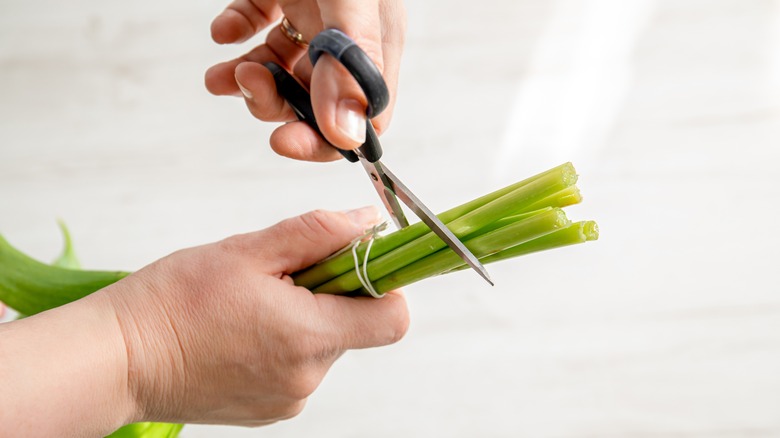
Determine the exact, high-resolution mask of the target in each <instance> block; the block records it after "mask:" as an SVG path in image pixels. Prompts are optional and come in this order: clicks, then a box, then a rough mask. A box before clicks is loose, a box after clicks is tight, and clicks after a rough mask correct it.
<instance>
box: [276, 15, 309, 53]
mask: <svg viewBox="0 0 780 438" xmlns="http://www.w3.org/2000/svg"><path fill="white" fill-rule="evenodd" d="M279 29H281V30H282V33H283V34H284V36H286V37H287V39H288V40H290V41H292V42H294V43H295V44H296V45H298V46H300V47H308V46H309V42H308V41H306V39H305V38H304V37H303V35H302V34H301V33H300V32H298V30H296V29H295V27H293V25H292V23H290V20H288V19H287V17H282V23H281V24H279Z"/></svg>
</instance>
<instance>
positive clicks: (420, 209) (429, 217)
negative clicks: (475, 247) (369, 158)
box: [361, 160, 493, 286]
mask: <svg viewBox="0 0 780 438" xmlns="http://www.w3.org/2000/svg"><path fill="white" fill-rule="evenodd" d="M361 161H363V160H361ZM372 166H374V173H375V174H377V177H378V179H379V180H381V181H384V182H386V183H389V184H388V185H387V186H386V191H392V192H393V193H395V195H396V196H398V197H399V198H401V200H402V201H404V203H405V204H406V205H407V206H409V208H410V209H412V211H413V212H414V213H415V214H416V215H417V216H418V217H419V218H420V219H421V220H422V221H423V222H424V223H425V225H428V228H430V229H431V230H432V231H433V232H434V233H436V235H437V236H439V237H440V238H441V240H443V241H444V242H445V243H446V244H447V245H448V246H449V247H450V248H451V249H452V250H453V251H455V253H456V254H458V255H459V256H460V258H462V259H463V261H465V262H466V263H467V264H468V265H469V266H471V267H472V268H473V269H474V270H475V271H477V273H478V274H479V275H480V276H482V278H484V279H485V281H487V282H488V283H490V285H491V286H493V281H492V280H491V279H490V275H489V274H488V272H487V269H485V267H484V266H482V263H480V262H479V259H477V257H476V256H475V255H474V254H472V253H471V251H469V249H468V248H466V245H464V244H463V242H461V241H460V239H458V237H457V236H455V235H454V234H453V233H452V231H450V229H449V228H447V226H446V225H444V223H442V221H441V220H440V219H439V218H438V217H436V215H435V214H433V212H431V211H430V210H429V209H428V207H426V206H425V204H423V203H422V201H420V199H418V198H417V196H415V195H414V193H412V191H411V190H409V188H408V187H406V186H405V185H404V183H402V182H401V180H400V179H398V177H397V176H395V175H394V174H393V173H392V172H390V170H389V169H388V168H387V167H386V166H385V165H384V164H382V163H381V162H380V161H377V162H375V163H373V165H372ZM372 175H373V174H372Z"/></svg>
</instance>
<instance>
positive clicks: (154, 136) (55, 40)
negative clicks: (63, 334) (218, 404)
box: [0, 0, 780, 438]
mask: <svg viewBox="0 0 780 438" xmlns="http://www.w3.org/2000/svg"><path fill="white" fill-rule="evenodd" d="M225 5H226V3H223V2H220V1H216V0H213V1H205V0H194V1H188V2H161V1H153V0H138V1H134V2H120V1H105V0H72V1H69V2H57V1H52V0H40V1H36V2H29V1H22V0H3V1H2V2H0V233H2V234H3V235H4V236H5V237H6V238H7V239H8V240H9V241H11V243H13V244H14V245H16V246H17V247H19V248H20V249H22V250H24V251H26V252H28V253H29V254H32V255H34V256H35V257H38V258H40V259H42V260H51V259H53V258H54V257H55V256H56V254H57V253H58V251H59V249H60V245H61V240H60V236H59V232H58V230H57V227H56V222H55V221H56V219H57V218H62V219H64V220H65V221H66V222H67V224H68V225H69V226H70V228H71V232H72V234H73V238H74V241H75V244H76V250H77V252H78V254H79V255H80V257H81V260H82V263H83V265H84V266H85V267H88V268H94V269H123V270H135V269H138V268H140V267H142V266H144V265H145V264H148V263H150V262H152V261H154V260H155V259H157V258H159V257H162V256H164V255H166V254H168V253H170V252H172V251H174V250H176V249H180V248H183V247H187V246H192V245H197V244H200V243H204V242H210V241H214V240H217V239H221V238H223V237H225V236H228V235H231V234H235V233H239V232H246V231H249V230H255V229H259V228H264V227H266V226H269V225H271V224H273V223H275V222H276V221H278V220H281V219H283V218H286V217H289V216H293V215H297V214H299V213H302V212H305V211H308V210H311V209H315V208H326V209H334V210H340V209H348V208H354V207H358V206H361V205H365V204H375V203H377V198H376V194H375V193H374V192H373V189H372V188H371V186H370V185H369V184H367V183H366V180H365V175H363V174H362V172H363V171H362V169H361V168H360V166H354V165H348V163H346V162H337V163H330V164H313V163H303V162H295V161H292V160H288V159H284V158H281V157H278V156H276V155H275V154H274V153H273V152H272V151H271V150H270V149H269V148H268V146H267V142H268V136H269V134H270V132H271V130H272V129H273V125H272V124H265V123H262V122H259V121H256V120H254V119H253V118H252V117H251V116H250V115H249V113H248V112H247V111H246V110H245V108H244V105H243V102H242V101H240V100H238V99H235V98H228V97H214V96H211V95H209V94H208V93H207V92H206V91H205V88H204V86H203V73H204V72H205V70H206V69H207V68H208V67H209V66H210V65H212V64H214V63H216V62H219V61H222V60H226V59H229V58H232V57H234V56H237V55H239V54H240V53H242V52H243V51H245V50H247V49H248V47H249V46H248V45H244V46H241V47H220V46H217V45H216V44H213V43H212V42H211V41H210V37H209V24H210V20H211V18H212V17H214V16H215V15H216V14H218V13H219V12H220V11H221V9H222V8H223V7H224V6H225ZM407 7H408V13H409V33H408V41H407V48H406V52H405V57H404V62H403V66H402V75H401V84H400V89H399V92H398V104H397V107H396V111H395V117H394V121H393V125H392V127H391V128H390V130H389V131H388V132H387V134H386V135H385V136H384V137H383V143H384V145H385V150H386V156H385V161H386V162H387V164H388V165H390V166H392V168H393V170H394V171H395V172H396V173H397V174H398V175H399V176H400V177H401V178H403V179H404V181H406V182H407V183H408V185H409V186H410V187H411V188H412V189H413V190H414V191H415V192H416V193H417V194H418V195H419V196H420V198H422V199H423V200H425V201H426V202H427V203H428V204H429V206H430V207H431V208H432V209H433V210H434V211H441V210H444V209H446V208H449V207H451V206H453V205H456V204H459V203H461V202H464V201H466V200H469V199H472V198H474V197H476V196H479V195H482V194H484V193H487V192H489V191H491V190H494V189H496V188H499V187H502V186H504V185H507V184H509V183H512V182H515V181H518V180H520V179H523V178H525V177H527V176H529V175H531V174H534V173H537V172H540V171H542V170H546V169H548V168H550V167H553V166H555V165H557V164H560V163H561V162H565V161H572V162H573V163H574V164H575V166H576V167H577V169H578V172H579V174H580V181H579V186H580V188H581V190H582V192H583V194H584V196H585V201H584V203H583V204H582V205H579V206H575V207H573V208H569V216H570V217H571V218H572V219H575V220H582V219H595V220H597V221H598V222H599V225H600V228H601V232H602V234H601V239H600V240H599V241H598V242H593V243H589V244H587V245H581V246H578V247H570V248H565V249H559V250H556V251H552V252H548V253H542V254H537V255H533V256H529V257H525V258H521V259H516V260H513V261H509V262H504V263H502V264H498V265H492V266H491V267H490V271H491V274H492V276H493V278H494V280H495V281H496V286H495V287H493V288H490V287H487V286H486V285H485V284H483V282H482V281H481V280H480V279H479V277H478V276H476V275H474V274H473V273H471V272H460V273H456V274H452V275H449V276H445V277H440V278H435V279H431V280H427V281H425V282H422V283H419V284H417V285H414V286H411V287H408V288H407V289H406V291H407V295H408V299H409V305H410V308H411V312H412V325H411V328H410V331H409V333H408V335H407V336H406V338H405V339H404V340H403V341H402V342H401V343H399V344H397V345H394V346H391V347H387V348H383V349H376V350H365V351H355V352H350V353H348V354H346V355H345V356H344V357H343V358H342V359H341V360H339V361H338V362H337V363H336V365H335V366H334V367H333V369H332V371H331V372H330V374H329V375H328V376H327V377H326V379H325V381H324V382H323V383H322V385H321V387H320V389H319V390H318V391H317V392H316V393H315V394H314V395H313V396H312V397H311V399H310V401H309V403H308V407H307V409H306V410H305V411H304V412H303V413H302V414H301V415H300V416H299V417H297V418H295V419H293V420H290V421H286V422H282V423H279V424H276V425H273V426H270V427H266V428H263V429H254V430H253V429H241V428H233V427H217V426H188V427H187V428H185V430H184V432H183V434H182V436H183V437H192V438H194V437H209V436H225V437H228V436H230V437H250V436H252V437H254V436H262V437H290V436H307V435H312V434H317V436H320V437H365V436H371V437H398V436H415V437H417V436H420V437H422V436H448V437H474V436H489V437H572V438H574V437H686V438H688V437H778V436H780V287H779V286H778V284H777V273H778V271H779V270H778V264H779V262H780V250H778V245H780V236H779V235H778V233H777V232H776V231H774V230H775V229H776V224H774V223H773V220H776V219H777V218H778V216H780V203H779V201H780V194H778V189H777V177H776V176H775V175H774V174H775V173H776V169H777V161H778V159H780V1H777V0H633V1H623V0H485V1H481V2H477V3H475V2H472V1H462V0H458V1H454V0H428V1H425V2H408V4H407ZM261 38H262V37H261ZM254 41H260V40H259V39H255V40H254ZM1 428H2V426H0V430H1Z"/></svg>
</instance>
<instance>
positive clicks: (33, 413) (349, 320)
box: [0, 207, 408, 436]
mask: <svg viewBox="0 0 780 438" xmlns="http://www.w3.org/2000/svg"><path fill="white" fill-rule="evenodd" d="M378 219H379V214H378V212H377V210H376V209H374V208H373V207H372V208H369V209H360V210H355V211H352V212H350V213H331V212H324V211H317V212H312V213H309V214H306V215H303V216H299V217H296V218H293V219H288V220H286V221H283V222H281V223H279V224H277V225H275V226H273V227H271V228H268V229H266V230H262V231H259V232H254V233H249V234H243V235H238V236H233V237H230V238H228V239H225V240H223V241H220V242H217V243H213V244H209V245H204V246H200V247H196V248H191V249H186V250H182V251H178V252H175V253H173V254H171V255H170V256H168V257H165V258H163V259H161V260H158V261H157V262H155V263H153V264H151V265H149V266H147V267H145V268H143V269H142V270H140V271H138V272H137V273H135V274H132V275H130V276H129V277H127V278H125V279H123V280H121V281H119V282H118V283H115V284H113V285H111V286H109V287H106V288H104V289H102V290H101V291H98V292H96V293H95V294H92V295H90V296H88V297H86V298H84V299H82V300H79V301H76V302H73V303H71V304H68V305H65V306H62V307H59V308H56V309H53V310H51V311H47V312H43V313H41V314H39V315H36V316H32V317H29V318H27V319H24V320H20V321H15V322H11V323H7V324H2V325H0V381H2V382H4V383H3V385H4V388H3V397H0V424H3V425H4V427H7V426H8V425H10V427H11V429H10V430H11V431H12V432H13V431H18V432H19V434H26V435H40V436H82V435H84V436H90V435H97V434H108V433H110V432H111V431H113V430H114V429H116V428H118V427H119V426H121V425H123V424H126V423H131V422H138V421H162V422H175V423H222V424H236V425H248V426H259V425H265V424H269V423H273V422H275V421H278V420H281V419H285V418H289V417H292V416H294V415H296V414H298V413H299V412H300V410H301V409H302V408H303V406H304V403H305V400H306V398H307V397H308V396H309V395H310V394H311V393H312V391H314V390H315V388H316V387H317V385H318V384H319V382H320V381H321V380H322V378H323V377H324V375H325V373H326V372H327V371H328V369H329V367H330V366H331V365H332V364H333V362H334V361H335V360H336V359H337V358H338V357H339V356H340V355H341V354H342V353H344V351H346V350H348V349H355V348H366V347H373V346H380V345H386V344H390V343H393V342H395V341H397V340H399V339H400V338H401V337H402V336H403V334H404V333H405V331H406V328H407V326H408V312H407V309H406V304H405V300H404V298H403V296H402V295H401V294H400V292H397V291H396V292H392V293H389V294H388V295H387V296H386V297H385V298H383V299H381V300H376V299H368V298H346V297H339V296H333V295H314V294H312V293H311V292H310V291H309V290H307V289H305V288H302V287H298V286H294V285H293V284H292V281H291V279H290V277H289V276H288V274H290V273H292V272H295V271H297V270H299V269H301V268H303V267H306V266H308V265H311V264H312V263H315V262H316V261H319V260H320V259H322V258H324V257H326V256H327V255H329V254H330V253H332V252H334V251H336V250H338V249H339V248H341V247H343V246H344V245H346V244H348V243H349V242H350V241H351V240H352V239H353V238H355V237H356V236H358V235H360V234H362V232H363V230H364V229H365V228H366V227H369V226H370V225H372V224H374V223H375V222H376V221H377V220H378ZM53 333H56V336H53ZM44 394H45V396H44ZM15 428H16V429H15ZM6 431H8V430H7V429H6Z"/></svg>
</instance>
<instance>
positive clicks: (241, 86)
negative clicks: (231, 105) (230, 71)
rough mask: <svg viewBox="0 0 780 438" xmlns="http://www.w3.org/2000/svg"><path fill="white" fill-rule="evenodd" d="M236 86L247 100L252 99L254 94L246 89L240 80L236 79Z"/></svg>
mask: <svg viewBox="0 0 780 438" xmlns="http://www.w3.org/2000/svg"><path fill="white" fill-rule="evenodd" d="M236 85H238V89H239V90H241V93H242V94H243V95H244V97H246V98H247V99H251V98H252V97H253V96H252V93H251V92H250V91H249V90H247V89H246V87H244V86H243V85H241V82H239V81H238V78H236Z"/></svg>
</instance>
